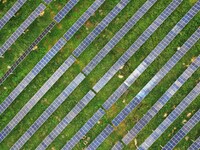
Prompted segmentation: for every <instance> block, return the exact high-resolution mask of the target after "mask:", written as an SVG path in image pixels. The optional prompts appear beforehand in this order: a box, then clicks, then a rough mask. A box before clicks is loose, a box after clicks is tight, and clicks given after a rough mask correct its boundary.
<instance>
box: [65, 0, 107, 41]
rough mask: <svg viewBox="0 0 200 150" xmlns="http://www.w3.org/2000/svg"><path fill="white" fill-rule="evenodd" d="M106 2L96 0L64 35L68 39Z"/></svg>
mask: <svg viewBox="0 0 200 150" xmlns="http://www.w3.org/2000/svg"><path fill="white" fill-rule="evenodd" d="M104 2H105V0H95V2H94V3H93V4H92V5H91V6H90V7H89V8H88V9H87V10H86V11H85V13H84V14H83V15H82V16H81V17H80V18H79V19H78V20H77V21H76V22H75V23H74V24H73V25H72V26H71V27H70V29H69V30H68V31H67V32H66V33H65V35H64V37H65V39H66V40H67V41H68V40H70V38H71V37H72V36H73V35H74V34H75V33H76V32H77V31H78V29H79V28H80V27H81V26H82V25H83V24H84V23H85V22H86V21H87V20H88V19H89V17H90V16H91V15H93V14H94V12H95V11H96V10H97V9H98V8H99V7H100V6H101V5H102V4H103V3H104Z"/></svg>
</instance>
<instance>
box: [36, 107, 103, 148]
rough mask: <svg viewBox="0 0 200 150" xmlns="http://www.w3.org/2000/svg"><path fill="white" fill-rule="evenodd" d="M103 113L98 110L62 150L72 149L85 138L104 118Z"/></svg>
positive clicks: (101, 110)
mask: <svg viewBox="0 0 200 150" xmlns="http://www.w3.org/2000/svg"><path fill="white" fill-rule="evenodd" d="M104 114H105V111H104V110H103V109H101V108H100V109H99V110H98V111H97V112H96V113H95V114H94V115H93V116H92V117H91V118H90V119H89V120H88V121H87V122H86V123H85V124H84V125H83V126H82V127H81V129H80V130H79V131H78V132H77V133H76V134H75V135H74V136H73V137H72V138H71V139H70V140H69V141H68V142H67V143H66V144H65V146H64V147H63V148H62V150H69V149H72V148H73V147H74V146H75V145H76V144H77V143H78V142H79V141H80V140H81V139H82V138H83V136H85V135H86V134H87V133H88V132H89V131H90V129H92V128H93V127H94V125H95V124H96V123H97V122H98V121H99V120H100V119H101V118H102V117H103V116H104ZM43 148H45V147H42V145H41V147H39V148H37V150H43Z"/></svg>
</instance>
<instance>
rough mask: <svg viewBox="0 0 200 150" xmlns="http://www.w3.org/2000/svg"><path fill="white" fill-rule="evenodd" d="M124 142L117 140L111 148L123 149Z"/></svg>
mask: <svg viewBox="0 0 200 150" xmlns="http://www.w3.org/2000/svg"><path fill="white" fill-rule="evenodd" d="M123 147H124V146H123V144H122V143H121V142H119V141H118V142H117V143H116V144H115V145H114V146H113V147H112V149H111V150H122V149H123Z"/></svg>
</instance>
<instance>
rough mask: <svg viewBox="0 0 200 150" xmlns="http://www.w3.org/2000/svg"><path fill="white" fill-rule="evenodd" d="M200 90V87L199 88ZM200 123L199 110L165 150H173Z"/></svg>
mask: <svg viewBox="0 0 200 150" xmlns="http://www.w3.org/2000/svg"><path fill="white" fill-rule="evenodd" d="M199 88H200V86H199ZM199 121H200V110H198V111H197V112H196V113H195V114H194V115H193V116H192V118H191V119H190V120H189V121H188V122H187V123H185V124H184V126H183V127H182V128H181V129H180V130H179V131H178V133H176V134H175V135H174V136H173V137H172V138H171V139H170V141H169V142H167V144H166V145H165V146H164V147H163V150H172V149H173V148H174V147H175V146H176V145H177V144H178V143H179V142H180V141H181V140H182V139H183V138H184V136H186V135H187V134H188V133H189V132H190V130H191V129H192V128H194V126H195V125H196V124H197V123H199Z"/></svg>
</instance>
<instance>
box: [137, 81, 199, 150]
mask: <svg viewBox="0 0 200 150" xmlns="http://www.w3.org/2000/svg"><path fill="white" fill-rule="evenodd" d="M199 94H200V83H199V84H197V85H196V86H195V87H194V89H193V90H192V91H191V92H190V93H189V94H188V95H187V96H186V97H185V98H184V99H183V100H182V102H181V103H180V104H179V105H178V106H177V107H176V108H175V109H174V110H173V111H172V112H171V113H170V114H169V115H168V116H167V118H166V119H165V120H164V121H163V122H162V123H161V124H160V125H159V126H158V127H157V128H156V130H154V132H153V133H152V134H151V135H150V136H149V137H148V138H147V139H146V140H145V141H144V142H143V143H142V144H141V146H140V148H141V149H148V148H149V147H150V146H151V145H152V144H153V143H154V142H155V141H156V140H157V139H158V138H159V137H160V136H161V135H162V134H163V133H164V132H165V130H166V129H167V128H168V127H169V126H170V125H171V124H172V123H173V122H174V121H175V120H176V119H177V118H178V117H179V116H180V114H181V113H182V112H183V111H184V110H185V109H186V108H187V107H188V106H189V105H190V104H191V103H192V101H193V100H194V99H195V98H196V97H197V96H198V95H199Z"/></svg>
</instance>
